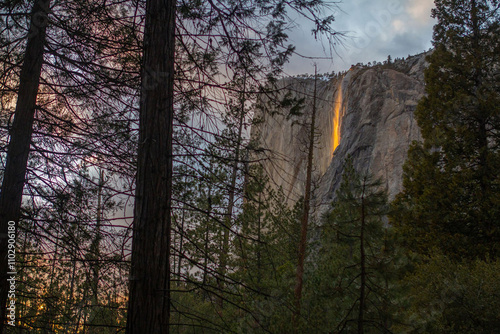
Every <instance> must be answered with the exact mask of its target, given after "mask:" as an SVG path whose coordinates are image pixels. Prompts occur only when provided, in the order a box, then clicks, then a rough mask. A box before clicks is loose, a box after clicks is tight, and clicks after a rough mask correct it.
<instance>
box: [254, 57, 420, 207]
mask: <svg viewBox="0 0 500 334" xmlns="http://www.w3.org/2000/svg"><path fill="white" fill-rule="evenodd" d="M425 66H426V63H425V54H420V55H417V56H413V57H409V58H408V59H406V60H400V61H397V62H396V63H394V64H388V65H378V66H373V67H361V66H359V67H353V68H351V70H349V71H348V72H347V73H345V74H344V75H342V76H335V77H331V78H322V79H321V80H318V81H317V95H316V96H317V98H316V106H317V121H316V132H317V138H316V146H315V151H314V166H315V171H314V175H315V177H314V186H315V187H314V188H315V192H314V197H315V201H316V207H317V208H319V210H318V212H319V213H321V212H324V211H325V210H326V209H327V208H328V207H329V205H330V203H331V201H332V200H333V199H334V197H335V192H336V190H337V189H338V187H339V185H340V182H341V175H342V172H343V163H344V161H345V159H346V157H347V156H349V155H350V156H351V157H352V160H353V163H354V167H355V168H356V169H357V170H358V171H369V172H370V173H372V174H373V175H374V176H375V177H377V178H381V180H382V182H383V186H384V187H385V189H386V190H387V192H388V194H389V197H390V199H392V198H394V196H395V195H396V194H397V193H398V192H399V191H401V189H402V172H403V169H402V167H403V163H404V161H405V160H406V156H407V151H408V147H409V145H410V143H411V142H412V141H414V140H420V139H421V137H420V131H419V128H418V126H417V123H416V121H415V119H414V116H413V113H414V111H415V108H416V105H417V103H418V101H419V99H420V98H421V97H422V96H423V94H424V83H423V70H424V69H425ZM281 84H282V85H283V86H284V87H287V88H289V89H291V91H292V94H293V95H295V96H297V97H302V96H304V97H305V98H306V101H305V108H304V109H303V115H302V116H294V117H289V118H287V117H286V116H285V115H274V116H271V115H269V114H264V115H261V116H262V119H263V122H262V124H261V125H259V126H258V127H256V128H255V129H252V135H253V137H254V138H256V139H258V140H259V142H260V145H261V146H262V148H264V152H265V158H266V159H265V160H264V161H263V166H264V169H265V171H266V173H267V175H268V176H269V178H270V180H271V182H272V184H273V185H274V187H275V188H279V187H281V188H282V189H283V192H284V193H285V196H286V198H287V200H288V202H289V204H293V203H294V202H295V201H296V200H297V199H299V198H300V197H301V196H302V195H303V192H304V180H305V168H306V167H305V166H306V156H307V152H306V147H307V135H308V129H309V124H310V123H309V120H310V115H311V110H312V105H313V99H312V95H313V88H314V79H313V78H289V79H286V80H283V81H282V82H281ZM285 114H286V112H285ZM337 116H338V120H336V118H337ZM336 129H337V130H339V131H340V143H339V145H338V146H337V147H336V148H335V150H334V147H335V134H336V133H335V132H336Z"/></svg>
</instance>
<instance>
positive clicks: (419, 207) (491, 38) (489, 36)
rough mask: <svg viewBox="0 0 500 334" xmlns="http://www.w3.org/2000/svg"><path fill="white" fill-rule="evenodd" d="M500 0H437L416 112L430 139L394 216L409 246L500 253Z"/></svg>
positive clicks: (413, 157) (418, 150)
mask: <svg viewBox="0 0 500 334" xmlns="http://www.w3.org/2000/svg"><path fill="white" fill-rule="evenodd" d="M499 7H500V4H499V1H486V0H468V1H450V0H437V1H436V8H435V9H434V10H433V14H432V15H433V17H434V18H436V19H437V24H436V26H435V28H434V46H435V50H434V52H433V53H432V55H430V56H429V58H428V61H429V62H430V66H429V68H428V69H427V70H426V72H425V80H426V93H427V95H426V97H424V98H423V99H422V100H421V101H420V103H419V105H418V107H417V112H416V114H415V116H416V118H417V121H418V124H419V126H420V128H421V129H422V136H423V139H424V140H423V143H414V144H413V145H412V146H411V148H410V151H409V154H408V161H407V163H406V165H405V167H404V181H403V182H404V191H403V192H402V193H401V194H399V195H398V197H397V199H396V201H395V206H396V207H397V208H398V209H399V210H398V214H396V215H395V217H394V221H395V223H396V224H397V225H399V226H400V229H401V231H402V233H403V234H404V236H405V240H406V242H407V245H408V246H409V248H410V249H412V250H416V251H418V252H421V253H424V254H425V253H429V250H430V249H432V248H433V247H436V248H438V249H440V250H441V251H443V252H444V253H445V254H448V255H451V256H455V257H457V258H462V257H464V256H465V257H481V258H484V257H488V256H498V255H499V254H500V243H499V241H500V225H499V217H500V196H499V194H500V177H499V175H500V174H499V168H500V149H499V137H498V134H499V131H500V117H499V116H500V103H499V102H500V90H499V83H500V77H499V76H498V69H499V65H500V38H499V36H500V35H499V33H500V25H499V14H500V13H499V11H500V8H499Z"/></svg>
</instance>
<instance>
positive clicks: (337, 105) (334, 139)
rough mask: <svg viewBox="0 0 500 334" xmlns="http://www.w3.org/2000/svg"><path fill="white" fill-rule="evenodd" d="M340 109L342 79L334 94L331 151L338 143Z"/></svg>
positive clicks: (333, 150)
mask: <svg viewBox="0 0 500 334" xmlns="http://www.w3.org/2000/svg"><path fill="white" fill-rule="evenodd" d="M341 110H342V81H340V84H339V86H338V89H337V94H336V95H335V106H334V114H333V132H332V153H333V152H335V149H336V148H337V146H339V144H340V113H341Z"/></svg>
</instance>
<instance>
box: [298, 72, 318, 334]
mask: <svg viewBox="0 0 500 334" xmlns="http://www.w3.org/2000/svg"><path fill="white" fill-rule="evenodd" d="M317 80H318V76H317V73H316V68H315V69H314V93H313V107H312V115H311V129H310V132H309V151H308V156H307V170H306V185H305V186H306V189H305V193H304V209H303V211H302V219H301V228H300V242H299V254H298V258H299V259H298V264H297V273H296V276H295V281H296V282H295V291H294V297H295V311H294V314H293V319H292V323H293V327H294V330H295V332H297V331H298V327H299V317H300V302H301V299H302V285H303V277H304V260H305V257H306V244H307V226H308V224H309V210H310V208H311V183H312V167H313V166H312V163H313V156H314V135H315V129H314V127H315V126H316V125H315V122H316V86H317Z"/></svg>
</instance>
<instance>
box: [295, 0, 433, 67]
mask: <svg viewBox="0 0 500 334" xmlns="http://www.w3.org/2000/svg"><path fill="white" fill-rule="evenodd" d="M433 6H434V1H433V0H343V1H342V2H341V3H339V4H338V9H336V10H334V15H335V23H334V26H333V27H334V29H335V30H336V31H340V32H344V33H345V34H346V37H345V38H344V40H343V46H337V47H336V50H335V51H336V53H337V54H333V59H329V60H318V59H316V60H312V59H304V58H300V57H297V56H295V57H294V59H293V60H292V61H291V62H290V63H289V64H288V66H287V68H286V71H287V74H289V75H295V74H302V73H312V72H314V70H313V69H312V68H313V63H314V62H316V63H317V64H318V71H319V72H320V73H326V72H332V71H343V70H347V69H349V67H350V66H351V65H352V64H356V63H358V62H362V63H365V64H366V63H368V62H373V61H374V60H376V61H384V60H385V59H387V56H388V55H391V57H392V58H396V57H406V56H408V55H413V54H417V53H420V52H422V51H424V50H428V49H429V48H430V47H431V46H432V44H431V40H432V27H433V25H434V23H435V21H434V19H432V18H431V17H430V15H431V8H432V7H433ZM297 24H298V25H300V26H299V27H298V28H297V29H295V30H294V31H293V33H291V34H290V37H291V41H292V43H294V44H295V45H296V46H297V49H296V51H297V53H299V54H302V55H304V56H314V57H327V56H330V52H329V46H328V43H327V42H325V41H323V43H321V42H317V41H315V40H314V38H313V37H312V36H311V33H310V31H311V27H310V26H308V25H307V24H304V23H302V22H301V21H299V22H298V23H297Z"/></svg>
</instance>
